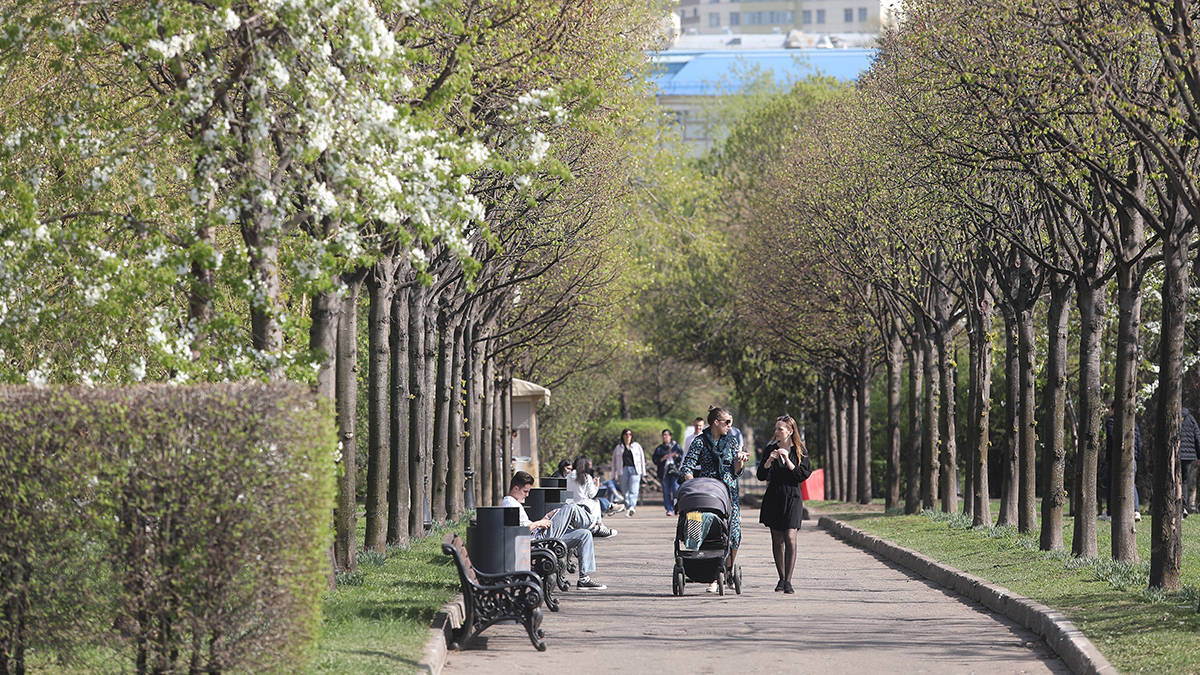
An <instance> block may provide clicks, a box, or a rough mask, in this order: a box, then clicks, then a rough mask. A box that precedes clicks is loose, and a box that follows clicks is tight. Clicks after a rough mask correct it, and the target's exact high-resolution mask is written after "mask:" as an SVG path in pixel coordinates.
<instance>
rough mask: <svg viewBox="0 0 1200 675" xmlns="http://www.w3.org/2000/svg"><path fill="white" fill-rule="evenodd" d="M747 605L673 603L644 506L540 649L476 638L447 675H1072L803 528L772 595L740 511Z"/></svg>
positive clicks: (664, 551) (953, 603)
mask: <svg viewBox="0 0 1200 675" xmlns="http://www.w3.org/2000/svg"><path fill="white" fill-rule="evenodd" d="M742 516H743V536H742V548H741V552H740V553H739V556H738V562H740V563H742V566H743V577H744V582H743V589H742V595H740V596H739V595H735V594H733V592H732V591H727V594H726V595H725V596H724V597H721V596H717V595H715V594H709V593H706V592H705V586H704V585H702V584H688V585H687V588H686V590H685V592H684V595H683V597H675V596H673V595H672V594H671V569H672V564H673V558H672V555H673V554H672V550H673V549H672V544H671V542H672V539H673V537H674V526H675V519H674V518H668V517H666V516H665V515H664V514H663V510H662V507H661V506H655V505H651V504H647V505H645V506H644V507H641V508H639V509H638V513H637V515H636V516H634V517H633V518H625V517H623V516H617V517H615V518H608V519H606V520H605V522H607V523H608V524H609V525H610V526H612V527H616V528H617V529H618V530H619V531H620V534H618V535H617V536H616V537H613V538H611V539H603V540H599V541H597V546H596V558H597V561H598V562H597V565H598V567H599V569H598V570H597V572H596V573H595V574H594V575H593V578H594V579H596V580H598V581H601V582H603V583H605V584H607V585H608V590H606V591H587V592H584V591H576V590H572V591H571V592H569V593H565V594H563V597H562V611H561V612H558V613H551V612H546V616H545V621H544V622H543V624H542V627H543V629H544V630H545V631H546V643H547V645H548V649H547V651H546V652H544V653H538V652H536V651H535V650H534V649H533V647H532V645H530V644H529V639H528V637H526V635H525V631H524V629H523V628H522V627H520V626H494V627H492V628H489V629H488V630H487V631H485V632H484V634H483V636H484V637H485V638H487V646H486V648H485V649H473V650H469V651H465V652H450V653H449V655H448V656H447V658H446V664H445V668H444V670H443V671H442V672H443V673H444V674H445V675H466V674H469V673H487V674H489V675H490V674H494V673H520V672H525V673H610V672H611V673H622V674H623V675H625V674H637V673H654V674H656V675H660V674H661V675H665V674H670V673H687V674H689V675H691V674H695V673H789V674H790V673H834V674H843V675H851V674H857V673H905V674H909V673H946V674H954V675H961V674H964V673H979V674H984V673H1056V674H1063V675H1066V674H1067V673H1070V672H1071V671H1070V669H1069V668H1068V667H1067V666H1066V664H1065V663H1063V662H1062V661H1061V660H1060V659H1059V658H1058V656H1057V655H1055V653H1054V652H1053V650H1051V649H1050V648H1049V647H1048V646H1047V645H1046V643H1045V642H1044V641H1043V640H1042V639H1041V638H1039V637H1038V636H1036V635H1035V634H1034V633H1032V632H1030V631H1028V630H1026V629H1025V628H1023V627H1022V626H1020V625H1018V624H1017V623H1015V622H1013V621H1011V620H1009V619H1007V618H1006V617H1004V616H1001V615H999V614H996V613H994V612H992V611H990V610H988V609H986V608H984V607H983V606H981V605H979V604H977V603H975V602H972V601H970V600H964V599H961V598H960V597H959V596H957V595H956V594H953V593H951V592H949V591H947V590H945V589H943V588H942V587H941V586H939V585H937V584H936V583H934V582H931V581H927V580H926V579H924V578H923V577H920V576H918V575H916V574H914V573H912V572H910V571H908V570H907V569H906V568H904V567H901V566H899V565H896V564H894V563H891V562H889V561H887V560H885V559H883V558H881V557H879V556H877V555H875V554H873V553H869V552H866V551H863V550H862V549H858V548H855V547H853V546H851V545H849V544H847V543H845V542H842V541H841V540H838V539H837V538H835V537H833V536H832V535H830V534H829V533H827V532H825V531H824V530H821V529H818V528H817V526H816V522H815V521H806V522H805V525H804V529H802V530H801V532H800V536H799V556H798V560H797V562H796V573H795V575H794V577H793V584H794V585H795V586H796V594H795V595H785V594H783V593H775V592H773V589H774V587H775V582H776V580H777V577H776V575H775V566H774V563H773V562H772V559H771V537H770V533H769V532H768V530H767V529H766V528H764V527H762V526H761V525H759V524H758V512H757V511H756V510H751V509H745V510H743V512H742Z"/></svg>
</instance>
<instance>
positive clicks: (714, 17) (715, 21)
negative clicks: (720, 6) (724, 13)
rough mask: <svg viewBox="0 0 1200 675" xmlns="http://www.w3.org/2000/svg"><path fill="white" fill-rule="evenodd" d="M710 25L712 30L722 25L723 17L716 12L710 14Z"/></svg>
mask: <svg viewBox="0 0 1200 675" xmlns="http://www.w3.org/2000/svg"><path fill="white" fill-rule="evenodd" d="M708 25H709V27H710V28H715V27H717V26H720V25H721V15H720V14H718V13H716V12H709V13H708Z"/></svg>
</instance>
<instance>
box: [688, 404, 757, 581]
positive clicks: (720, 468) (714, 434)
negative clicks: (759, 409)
mask: <svg viewBox="0 0 1200 675" xmlns="http://www.w3.org/2000/svg"><path fill="white" fill-rule="evenodd" d="M732 426H733V415H731V414H729V411H728V410H725V409H724V408H718V407H716V406H713V407H711V408H709V409H708V428H707V429H705V430H704V431H702V432H700V433H699V434H697V435H696V437H695V438H693V439H692V444H691V446H690V447H688V451H687V456H686V457H685V458H684V460H683V467H682V468H681V469H680V473H681V474H682V477H683V480H684V481H689V480H691V479H692V478H695V477H701V478H716V479H718V480H720V481H721V482H722V483H725V486H726V487H727V488H729V499H730V500H731V501H732V502H733V517H732V518H730V521H729V538H730V550H729V560H728V561H726V566H727V567H728V569H730V570H732V569H733V560H734V558H736V557H737V552H738V547H739V546H741V544H742V511H741V507H740V506H739V505H738V483H737V479H738V476H740V475H742V469H743V468H745V462H746V459H747V458H749V457H750V455H749V453H747V452H746V451H744V450H743V449H742V448H741V447H739V446H738V445H737V442H736V441H735V440H734V439H733V437H732V436H730V435H729V429H730V428H731V427H732ZM729 583H730V584H732V583H733V575H732V574H730V575H729ZM709 591H713V592H715V591H716V582H715V581H714V582H713V586H712V587H711V588H709Z"/></svg>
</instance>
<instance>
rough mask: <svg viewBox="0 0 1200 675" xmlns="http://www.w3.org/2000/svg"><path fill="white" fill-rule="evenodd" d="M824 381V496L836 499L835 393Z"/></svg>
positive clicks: (831, 384)
mask: <svg viewBox="0 0 1200 675" xmlns="http://www.w3.org/2000/svg"><path fill="white" fill-rule="evenodd" d="M828 380H829V378H828V377H827V378H826V383H825V396H824V406H825V422H826V424H825V498H826V499H837V498H838V497H837V480H836V479H837V472H836V471H835V467H836V466H837V444H838V414H837V408H838V404H837V393H836V392H835V391H834V386H833V383H832V382H829V381H828Z"/></svg>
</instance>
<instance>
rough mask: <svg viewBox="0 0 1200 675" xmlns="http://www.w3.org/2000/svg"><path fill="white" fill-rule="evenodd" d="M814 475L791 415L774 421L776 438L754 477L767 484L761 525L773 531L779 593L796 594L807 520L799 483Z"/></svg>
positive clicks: (764, 450)
mask: <svg viewBox="0 0 1200 675" xmlns="http://www.w3.org/2000/svg"><path fill="white" fill-rule="evenodd" d="M810 474H812V463H811V462H810V461H809V459H808V452H807V450H806V448H805V447H804V441H803V440H801V439H800V429H799V428H797V426H796V420H794V419H792V416H791V415H784V416H782V417H780V418H779V419H778V420H776V421H775V438H774V439H772V440H771V442H770V443H768V444H767V447H765V448H763V451H762V456H761V459H760V461H759V463H758V469H757V471H756V472H755V475H757V476H758V479H759V480H765V481H767V491H766V494H764V495H763V500H762V507H761V509H760V510H759V512H758V522H760V523H762V524H763V525H766V526H767V527H769V528H771V554H772V555H773V556H774V558H775V571H776V572H778V573H779V583H777V584H775V590H776V591H783V592H784V593H794V592H795V591H794V590H793V588H792V571H793V570H794V569H795V567H796V533H797V532H799V531H800V523H801V521H803V520H804V500H803V499H801V497H800V484H801V483H803V482H804V480H805V479H806V478H808V477H809V475H810Z"/></svg>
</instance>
